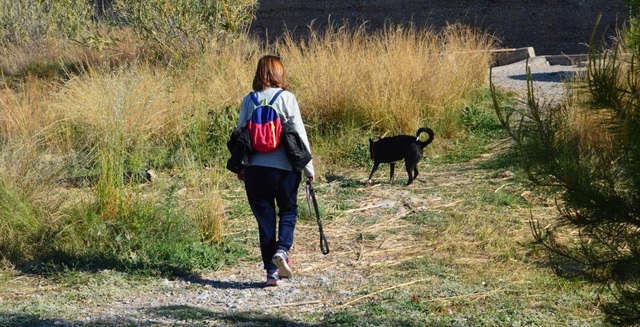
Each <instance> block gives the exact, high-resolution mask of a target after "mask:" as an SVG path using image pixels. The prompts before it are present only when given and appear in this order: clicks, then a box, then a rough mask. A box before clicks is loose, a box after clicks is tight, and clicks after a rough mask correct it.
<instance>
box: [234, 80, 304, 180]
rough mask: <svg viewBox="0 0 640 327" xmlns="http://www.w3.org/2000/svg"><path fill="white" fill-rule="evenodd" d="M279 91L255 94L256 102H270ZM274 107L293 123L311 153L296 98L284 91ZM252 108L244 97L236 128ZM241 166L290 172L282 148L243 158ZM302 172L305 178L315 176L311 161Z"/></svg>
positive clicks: (247, 117)
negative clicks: (262, 167)
mask: <svg viewBox="0 0 640 327" xmlns="http://www.w3.org/2000/svg"><path fill="white" fill-rule="evenodd" d="M279 90H280V89H279V88H275V87H271V88H268V89H266V90H262V91H258V92H256V95H257V96H258V101H260V102H262V100H263V99H266V100H267V102H269V101H271V98H273V96H274V95H275V94H276V92H278V91H279ZM274 106H276V108H278V110H279V111H280V112H281V113H282V114H283V115H284V116H286V117H287V120H289V121H292V122H293V125H294V127H295V129H296V131H297V132H298V134H300V138H301V139H302V141H303V142H304V144H305V145H306V146H307V148H308V149H309V151H311V147H309V139H308V138H307V131H306V130H305V128H304V123H303V122H302V116H301V115H300V107H299V106H298V100H296V96H295V95H293V93H291V92H289V91H284V92H282V93H280V96H278V99H276V102H275V103H274ZM254 107H255V105H254V103H253V100H251V96H250V95H246V96H245V97H244V99H242V108H241V109H240V117H239V118H238V127H240V126H242V125H244V124H246V123H247V121H248V120H249V116H250V115H251V112H252V111H253V109H254ZM243 164H244V165H245V166H264V167H272V168H278V169H282V170H292V168H291V163H289V159H287V156H286V154H285V153H284V147H282V146H279V147H278V148H277V149H275V150H274V151H271V152H268V153H260V152H257V153H254V154H252V155H250V156H249V158H247V157H246V156H245V158H244V159H243ZM303 172H304V175H305V176H306V177H311V176H315V173H314V171H313V160H311V161H310V162H309V163H308V164H307V165H306V166H305V167H304V169H303Z"/></svg>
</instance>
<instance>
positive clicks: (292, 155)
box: [280, 122, 311, 172]
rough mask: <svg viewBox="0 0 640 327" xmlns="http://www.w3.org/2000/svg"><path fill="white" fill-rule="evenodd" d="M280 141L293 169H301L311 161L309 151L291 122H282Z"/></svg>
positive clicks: (297, 170)
mask: <svg viewBox="0 0 640 327" xmlns="http://www.w3.org/2000/svg"><path fill="white" fill-rule="evenodd" d="M280 142H281V143H282V145H283V146H284V152H285V153H286V154H287V158H288V159H289V162H290V163H291V167H292V168H293V170H294V171H296V172H299V171H302V169H303V168H304V166H306V165H307V164H308V163H309V161H311V152H309V149H307V147H306V146H305V145H304V142H302V139H301V138H300V134H298V132H297V131H296V129H295V128H294V127H293V124H291V122H285V123H283V124H282V136H281V140H280Z"/></svg>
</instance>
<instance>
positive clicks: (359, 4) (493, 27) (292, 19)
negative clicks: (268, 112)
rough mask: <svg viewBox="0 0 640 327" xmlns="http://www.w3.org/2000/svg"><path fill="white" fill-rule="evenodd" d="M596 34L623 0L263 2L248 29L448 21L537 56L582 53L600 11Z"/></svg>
mask: <svg viewBox="0 0 640 327" xmlns="http://www.w3.org/2000/svg"><path fill="white" fill-rule="evenodd" d="M599 14H602V20H601V23H600V26H599V28H598V31H599V32H598V33H599V34H600V33H603V32H604V31H607V32H606V34H607V35H613V34H614V30H615V27H616V26H621V24H622V22H623V21H624V20H625V19H626V17H627V15H628V5H627V4H626V1H624V0H606V1H605V0H568V1H557V0H501V1H495V0H492V1H472V0H458V1H451V0H435V1H421V0H411V1H397V0H395V1H394V0H345V1H327V0H317V1H315V0H314V1H308V0H262V1H259V9H258V12H257V17H256V20H255V21H254V23H253V24H252V26H251V30H252V32H253V33H255V34H256V35H257V36H259V37H261V38H267V37H269V39H273V38H274V37H276V36H277V35H279V34H281V32H282V30H283V29H284V28H287V29H289V30H293V31H298V32H302V33H304V32H305V31H306V29H307V26H308V25H309V24H310V23H311V22H313V25H314V26H316V27H322V26H324V25H326V24H327V22H329V20H331V21H333V22H337V23H340V22H342V21H343V20H346V21H349V22H351V25H352V26H354V25H357V24H359V23H362V22H367V26H369V27H370V28H371V29H379V28H381V27H383V26H384V24H385V23H395V24H398V23H406V22H413V23H415V25H416V26H418V27H423V26H428V27H434V28H436V29H438V30H439V29H441V28H442V27H443V26H446V25H447V24H450V23H456V22H459V23H463V24H465V25H470V26H474V27H478V28H481V29H482V30H485V31H487V32H489V33H491V34H493V35H495V36H496V37H497V38H498V39H499V40H501V41H502V42H503V43H502V46H503V47H505V48H519V47H528V46H532V47H534V48H535V50H536V53H537V54H563V53H564V54H574V53H585V52H586V49H587V47H586V45H585V44H588V42H589V38H590V35H591V32H592V30H593V27H594V25H595V23H596V21H597V18H598V15H599Z"/></svg>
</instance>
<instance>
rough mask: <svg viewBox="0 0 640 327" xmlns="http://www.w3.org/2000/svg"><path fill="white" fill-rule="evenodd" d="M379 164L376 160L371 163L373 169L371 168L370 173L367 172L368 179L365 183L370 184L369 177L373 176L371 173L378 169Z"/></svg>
mask: <svg viewBox="0 0 640 327" xmlns="http://www.w3.org/2000/svg"><path fill="white" fill-rule="evenodd" d="M379 165H380V163H379V162H377V161H376V162H374V163H373V169H371V174H369V180H367V184H369V185H371V177H373V173H375V172H376V170H378V166H379Z"/></svg>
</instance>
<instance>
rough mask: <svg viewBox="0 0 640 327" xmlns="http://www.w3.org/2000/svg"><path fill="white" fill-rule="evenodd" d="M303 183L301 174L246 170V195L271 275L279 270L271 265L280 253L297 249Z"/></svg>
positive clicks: (285, 171) (261, 250)
mask: <svg viewBox="0 0 640 327" xmlns="http://www.w3.org/2000/svg"><path fill="white" fill-rule="evenodd" d="M301 180H302V174H301V173H299V172H298V173H296V172H293V171H287V170H281V169H276V168H270V167H262V166H247V167H245V168H244V186H245V191H246V192H247V199H248V200H249V205H250V206H251V211H253V215H254V216H255V217H256V221H257V222H258V232H259V235H260V252H261V255H262V261H263V262H264V267H265V269H266V270H267V274H272V273H275V272H276V270H277V267H276V265H275V264H273V262H272V261H271V257H273V255H274V254H275V253H276V250H285V251H289V249H290V248H291V246H292V245H293V231H294V229H295V227H296V221H297V219H298V187H299V186H300V181H301ZM276 205H277V212H276ZM276 214H277V217H280V219H279V220H277V218H276Z"/></svg>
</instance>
